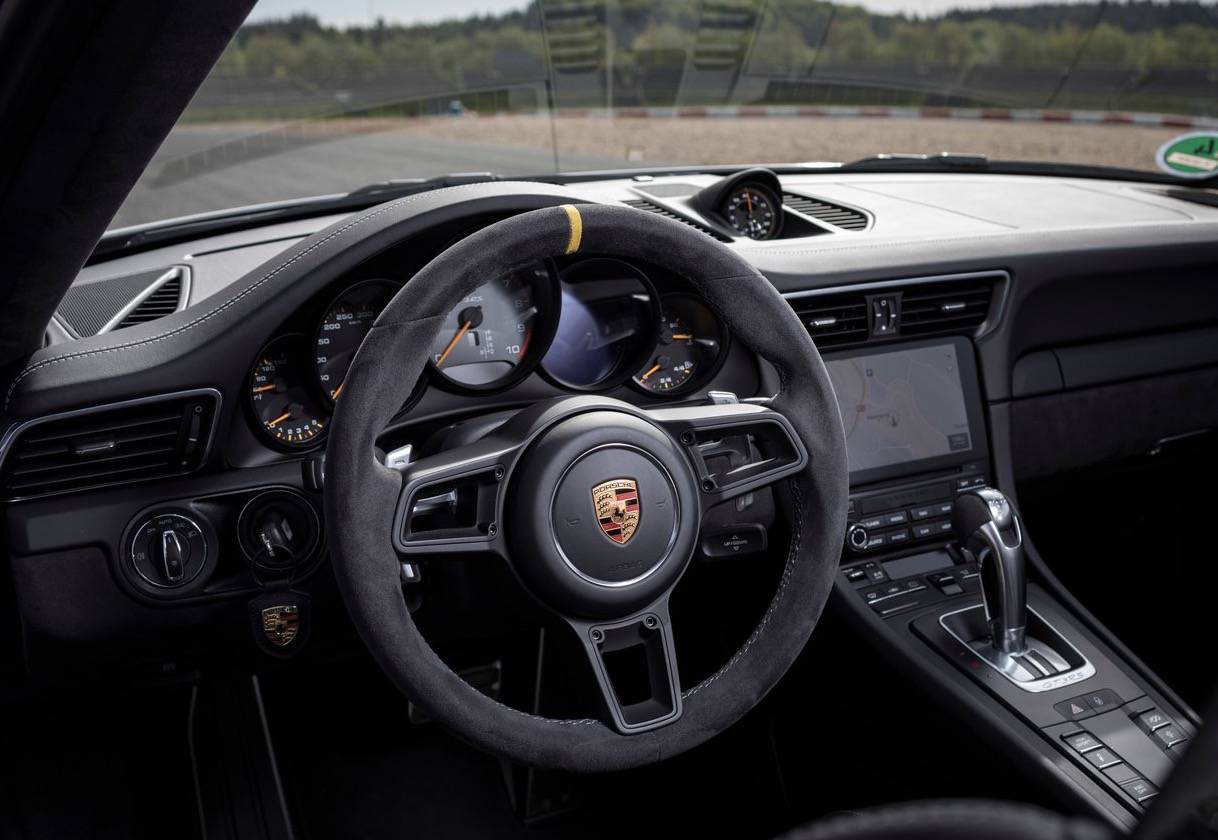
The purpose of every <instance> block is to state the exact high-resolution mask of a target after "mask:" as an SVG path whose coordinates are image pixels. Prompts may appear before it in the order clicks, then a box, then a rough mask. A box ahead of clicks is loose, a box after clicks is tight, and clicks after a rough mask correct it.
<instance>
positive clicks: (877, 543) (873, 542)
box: [866, 534, 888, 551]
mask: <svg viewBox="0 0 1218 840" xmlns="http://www.w3.org/2000/svg"><path fill="white" fill-rule="evenodd" d="M887 542H888V537H886V536H884V535H883V534H872V535H871V536H869V537H868V538H867V546H866V548H867V550H868V551H870V550H871V549H873V548H880V547H881V546H883V545H884V544H885V543H887Z"/></svg>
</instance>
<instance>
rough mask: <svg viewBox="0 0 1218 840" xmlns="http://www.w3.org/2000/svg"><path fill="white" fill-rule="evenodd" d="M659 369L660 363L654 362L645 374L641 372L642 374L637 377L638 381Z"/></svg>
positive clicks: (642, 380)
mask: <svg viewBox="0 0 1218 840" xmlns="http://www.w3.org/2000/svg"><path fill="white" fill-rule="evenodd" d="M659 369H660V364H659V362H657V363H656V364H654V365H652V366H651V367H650V368H648V369H647V372H646V373H645V374H643V375H642V376H640V377H639V381H640V382H644V381H646V379H647V377H649V376H651V375H652V374H653V373H655V372H656V371H657V370H659Z"/></svg>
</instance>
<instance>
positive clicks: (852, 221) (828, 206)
mask: <svg viewBox="0 0 1218 840" xmlns="http://www.w3.org/2000/svg"><path fill="white" fill-rule="evenodd" d="M782 203H783V205H784V206H785V207H787V208H789V209H791V210H794V211H795V212H796V213H802V214H803V215H805V216H810V217H811V218H813V219H817V220H818V221H822V222H824V223H825V224H829V225H833V226H834V227H836V228H841V229H842V230H853V231H860V230H866V229H867V228H869V227H871V219H870V217H869V216H868V215H867V214H866V213H864V212H863V211H862V210H855V209H854V208H853V207H843V206H842V205H840V204H832V203H830V202H828V201H825V200H823V199H820V198H809V197H808V196H806V195H795V194H794V193H783V194H782Z"/></svg>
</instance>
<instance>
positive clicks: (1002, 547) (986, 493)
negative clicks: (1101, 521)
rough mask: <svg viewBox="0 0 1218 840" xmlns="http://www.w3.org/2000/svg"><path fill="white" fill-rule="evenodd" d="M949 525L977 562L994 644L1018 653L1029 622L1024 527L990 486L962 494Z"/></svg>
mask: <svg viewBox="0 0 1218 840" xmlns="http://www.w3.org/2000/svg"><path fill="white" fill-rule="evenodd" d="M952 528H953V530H954V531H955V532H956V538H957V539H959V540H960V544H961V545H962V546H963V547H964V550H965V551H966V552H968V553H969V554H971V555H973V557H974V558H975V559H976V561H977V564H978V567H979V568H978V570H979V572H980V575H981V595H982V599H983V601H984V603H985V618H986V622H987V623H988V625H989V628H990V639H991V640H992V642H993V645H994V647H995V648H996V649H997V650H999V651H1001V652H1002V653H1005V654H1008V655H1011V656H1018V655H1021V654H1023V653H1024V652H1025V650H1026V648H1027V644H1026V639H1025V633H1026V629H1027V626H1028V596H1027V582H1026V575H1025V571H1024V553H1023V532H1022V530H1021V528H1020V524H1019V517H1018V516H1017V515H1016V514H1015V511H1014V509H1013V508H1012V507H1011V503H1010V501H1008V500H1007V497H1006V496H1004V495H1003V494H1002V493H1000V492H998V491H997V490H994V489H993V488H990V487H977V488H974V489H972V490H968V491H966V492H964V493H961V494H960V495H959V496H957V497H956V502H955V504H954V505H953V506H952Z"/></svg>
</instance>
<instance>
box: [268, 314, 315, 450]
mask: <svg viewBox="0 0 1218 840" xmlns="http://www.w3.org/2000/svg"><path fill="white" fill-rule="evenodd" d="M308 349H309V346H308V340H307V339H306V338H305V337H304V336H303V335H286V336H282V337H280V338H277V339H275V340H274V341H272V342H271V343H270V344H269V345H267V346H266V348H265V349H264V350H263V351H262V352H261V353H259V354H258V360H257V362H255V364H254V369H253V370H252V371H251V372H250V382H249V396H250V406H251V408H252V409H253V412H254V417H255V418H256V420H257V422H258V425H259V426H260V427H261V429H262V430H263V432H265V433H266V435H267V436H268V437H270V438H271V439H272V440H274V441H276V442H277V443H279V444H281V445H283V446H286V447H291V448H304V447H308V446H312V445H313V444H314V443H316V442H317V441H318V440H319V439H320V438H321V436H322V434H323V433H324V432H325V430H326V425H327V424H328V423H329V421H330V409H329V407H327V406H325V405H324V404H323V403H322V401H321V400H320V399H319V398H318V397H317V396H315V394H314V390H313V389H312V388H311V387H310V383H309V381H308V376H309V372H308V367H307V364H306V362H307V360H308V355H307V354H308Z"/></svg>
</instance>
